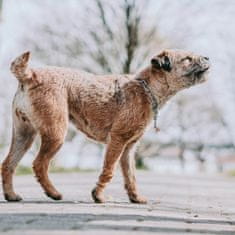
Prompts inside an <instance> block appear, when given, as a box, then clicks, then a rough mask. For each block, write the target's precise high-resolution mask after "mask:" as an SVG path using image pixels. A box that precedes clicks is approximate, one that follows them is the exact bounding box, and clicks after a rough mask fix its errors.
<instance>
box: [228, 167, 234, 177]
mask: <svg viewBox="0 0 235 235" xmlns="http://www.w3.org/2000/svg"><path fill="white" fill-rule="evenodd" d="M228 175H229V176H233V177H235V169H234V170H230V171H229V172H228Z"/></svg>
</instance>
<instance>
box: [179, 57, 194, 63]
mask: <svg viewBox="0 0 235 235" xmlns="http://www.w3.org/2000/svg"><path fill="white" fill-rule="evenodd" d="M185 60H189V61H190V62H191V61H192V60H193V59H192V58H191V57H190V56H187V57H185V58H183V59H181V62H183V61H185Z"/></svg>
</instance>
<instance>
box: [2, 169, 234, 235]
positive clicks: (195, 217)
mask: <svg viewBox="0 0 235 235" xmlns="http://www.w3.org/2000/svg"><path fill="white" fill-rule="evenodd" d="M97 177H98V172H90V173H88V172H87V173H70V174H51V179H52V181H53V182H54V183H55V185H56V186H57V189H58V190H59V191H60V192H61V193H63V196H64V199H63V200H62V201H52V200H50V199H49V198H47V197H46V196H45V195H44V194H43V192H42V189H41V187H40V186H39V185H38V183H37V182H36V180H35V179H34V177H33V176H32V175H27V176H16V177H15V189H16V191H17V193H19V194H20V195H21V196H23V198H24V201H22V202H18V203H8V202H5V201H4V199H3V196H2V192H0V234H24V235H41V234H43V235H46V234H52V235H54V234H55V235H60V234H61V235H62V234H63V235H64V234H71V235H72V234H82V235H86V234H87V235H93V234H95V235H99V234H102V235H106V234H109V235H110V234H114V235H115V234H118V235H121V234H128V235H132V234H181V235H183V234H221V235H226V234H233V235H235V179H234V178H227V177H224V176H203V175H200V176H188V175H184V176H182V175H181V176H179V175H171V176H169V175H159V174H156V173H153V172H148V171H139V172H137V179H138V185H139V191H140V192H141V193H142V194H143V195H144V196H146V197H147V198H148V199H149V202H148V204H146V205H137V204H131V203H129V201H128V199H127V196H126V194H125V191H124V189H123V185H122V178H121V175H120V174H117V175H116V176H115V178H114V180H113V181H112V183H111V184H110V185H109V186H108V187H107V190H106V196H107V203H105V204H94V203H93V202H92V200H91V196H90V191H91V189H92V188H93V186H94V184H95V182H96V180H97ZM78 231H79V232H78Z"/></svg>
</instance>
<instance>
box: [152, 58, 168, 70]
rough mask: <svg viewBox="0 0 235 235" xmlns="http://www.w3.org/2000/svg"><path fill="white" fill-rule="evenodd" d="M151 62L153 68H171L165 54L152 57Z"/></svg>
mask: <svg viewBox="0 0 235 235" xmlns="http://www.w3.org/2000/svg"><path fill="white" fill-rule="evenodd" d="M151 64H152V67H153V68H154V69H163V70H165V71H167V72H170V71H171V69H172V65H171V61H170V58H169V57H168V56H167V55H164V56H157V57H154V58H153V59H152V60H151Z"/></svg>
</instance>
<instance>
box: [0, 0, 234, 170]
mask: <svg viewBox="0 0 235 235" xmlns="http://www.w3.org/2000/svg"><path fill="white" fill-rule="evenodd" d="M0 17H1V18H0V19H1V21H0V42H1V44H0V58H1V60H0V67H1V70H0V71H1V72H0V79H1V80H0V157H1V159H3V157H4V155H5V154H6V153H7V151H8V148H9V143H10V136H11V115H10V113H11V112H10V108H11V100H12V97H13V96H14V92H15V89H16V86H17V82H16V80H15V79H14V78H12V75H11V74H10V72H9V64H10V62H11V60H12V59H13V58H14V57H15V56H17V55H18V54H20V53H21V52H22V51H24V50H30V51H31V52H32V55H33V56H32V57H33V58H32V61H31V64H32V66H44V65H56V66H65V67H74V68H78V69H83V70H86V71H89V72H92V73H97V74H107V73H118V74H122V73H136V72H138V71H139V70H141V69H142V68H143V67H145V66H146V65H148V63H149V61H150V59H151V57H152V56H154V55H156V54H157V53H158V52H159V51H160V50H162V49H164V48H180V49H186V50H191V51H194V52H196V53H201V54H203V55H206V56H209V57H210V60H211V63H212V71H211V74H210V80H209V82H208V83H207V84H203V85H200V86H197V87H194V88H192V89H189V90H186V91H183V92H181V93H180V94H178V95H177V96H176V97H174V98H173V99H172V100H171V101H170V102H169V103H168V104H167V105H166V107H165V108H164V109H163V110H162V111H161V113H160V116H159V127H160V129H161V131H160V132H159V133H155V132H154V130H153V128H150V129H149V131H147V132H146V134H145V136H144V138H143V140H142V141H141V142H140V145H139V148H138V151H137V153H136V158H137V165H138V166H139V167H141V168H146V169H151V170H156V171H159V172H165V171H168V172H176V173H179V172H185V173H198V172H208V173H210V172H213V173H216V172H221V171H226V172H227V171H230V170H233V169H235V153H234V150H235V146H234V143H235V83H234V75H233V73H234V71H233V70H234V68H235V66H234V65H233V64H234V63H235V60H234V57H235V47H234V46H233V42H234V39H235V28H234V27H233V28H232V27H231V22H233V21H234V20H235V2H234V1H233V0H227V1H223V0H196V1H190V0H176V1H170V0H158V1H153V0H152V1H151V0H147V1H145V0H117V1H114V0H113V1H108V0H90V1H79V0H67V1H62V0H51V1H46V0H34V1H30V0H21V1H17V0H0ZM151 127H152V126H151ZM39 144H40V141H39V140H38V141H37V143H36V144H35V145H34V146H33V148H32V149H31V151H30V152H29V153H28V155H27V157H25V158H24V159H23V160H22V167H24V166H26V167H27V166H29V165H30V164H31V162H32V159H33V158H34V156H35V153H36V151H37V150H38V145H39ZM102 155H103V146H102V145H100V144H96V143H93V142H91V141H90V140H88V139H86V138H85V137H84V136H83V135H82V134H81V133H80V132H77V131H76V130H75V129H74V128H73V127H72V126H71V127H70V129H69V132H68V136H67V139H66V143H65V145H64V146H63V148H62V150H61V151H60V153H59V154H58V157H57V158H56V159H55V161H54V162H53V165H54V167H55V168H59V169H62V168H63V169H65V168H71V169H77V168H79V169H80V168H82V169H96V168H99V167H100V166H101V164H102ZM22 169H24V168H22Z"/></svg>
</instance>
